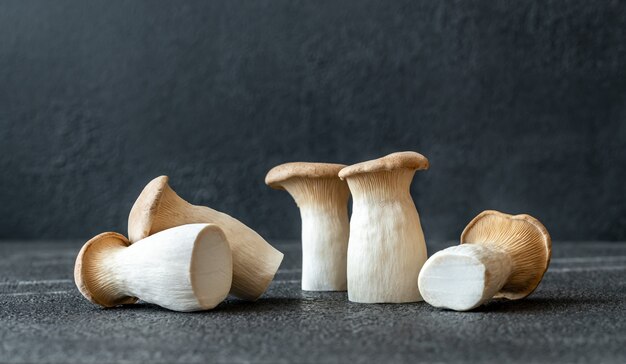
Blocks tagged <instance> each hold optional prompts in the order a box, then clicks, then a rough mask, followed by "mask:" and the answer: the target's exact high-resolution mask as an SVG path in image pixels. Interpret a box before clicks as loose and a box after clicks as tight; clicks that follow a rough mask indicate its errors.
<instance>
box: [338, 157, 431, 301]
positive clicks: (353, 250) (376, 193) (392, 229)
mask: <svg viewBox="0 0 626 364" xmlns="http://www.w3.org/2000/svg"><path fill="white" fill-rule="evenodd" d="M427 168H428V159H426V157H424V156H423V155H421V154H419V153H415V152H400V153H393V154H389V155H387V156H385V157H382V158H379V159H375V160H371V161H367V162H362V163H358V164H355V165H352V166H349V167H346V168H344V169H342V170H341V171H340V172H339V177H341V179H345V180H346V181H348V186H349V187H350V192H351V193H352V200H353V207H352V218H351V220H350V240H349V243H348V299H349V300H350V301H353V302H363V303H376V302H392V303H400V302H415V301H420V300H421V297H420V294H419V290H418V289H417V285H416V282H417V276H418V274H419V272H420V269H421V267H422V265H423V264H424V262H425V261H426V244H425V242H424V233H423V232H422V227H421V224H420V220H419V215H418V213H417V210H416V209H415V204H414V203H413V199H412V198H411V194H410V191H409V189H410V186H411V181H412V180H413V176H414V174H415V171H416V170H422V169H427Z"/></svg>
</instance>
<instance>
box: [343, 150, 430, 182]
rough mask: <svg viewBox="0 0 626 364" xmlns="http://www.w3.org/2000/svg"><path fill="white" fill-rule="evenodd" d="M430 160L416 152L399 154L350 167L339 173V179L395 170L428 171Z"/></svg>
mask: <svg viewBox="0 0 626 364" xmlns="http://www.w3.org/2000/svg"><path fill="white" fill-rule="evenodd" d="M428 166H429V164H428V159H427V158H426V157H424V156H423V155H421V154H419V153H416V152H397V153H391V154H389V155H386V156H384V157H382V158H378V159H373V160H369V161H365V162H361V163H357V164H353V165H351V166H348V167H346V168H344V169H342V170H341V171H339V174H338V175H339V177H340V178H341V179H344V178H346V177H350V176H354V175H356V174H362V173H372V172H381V171H392V170H394V169H412V170H422V169H428Z"/></svg>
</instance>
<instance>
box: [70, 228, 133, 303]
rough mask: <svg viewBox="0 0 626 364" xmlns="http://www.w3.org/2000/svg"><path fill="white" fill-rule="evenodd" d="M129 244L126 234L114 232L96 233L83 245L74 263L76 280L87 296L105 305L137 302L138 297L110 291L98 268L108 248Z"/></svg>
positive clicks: (92, 300)
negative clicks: (122, 295)
mask: <svg viewBox="0 0 626 364" xmlns="http://www.w3.org/2000/svg"><path fill="white" fill-rule="evenodd" d="M129 245H130V241H128V239H126V237H125V236H124V235H122V234H118V233H114V232H107V233H102V234H99V235H96V236H95V237H93V238H91V239H90V240H89V241H88V242H86V243H85V245H83V247H82V248H81V249H80V252H79V253H78V256H77V257H76V264H75V265H74V282H76V287H78V290H79V291H80V293H82V295H83V296H85V298H87V299H88V300H89V301H91V302H93V303H95V304H97V305H101V306H104V307H113V306H117V305H122V304H129V303H135V302H137V298H136V297H119V296H117V295H114V294H113V292H108V291H107V288H108V287H107V285H106V284H105V283H104V282H102V281H101V280H103V278H104V277H103V276H102V275H101V273H100V272H99V270H98V263H99V260H100V259H102V255H103V254H106V250H108V249H110V248H119V247H120V246H123V247H126V246H129Z"/></svg>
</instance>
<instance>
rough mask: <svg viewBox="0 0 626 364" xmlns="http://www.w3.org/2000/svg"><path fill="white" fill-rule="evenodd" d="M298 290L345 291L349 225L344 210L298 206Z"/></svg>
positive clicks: (344, 207)
mask: <svg viewBox="0 0 626 364" xmlns="http://www.w3.org/2000/svg"><path fill="white" fill-rule="evenodd" d="M300 216H301V217H302V289H303V290H305V291H345V290H346V289H347V280H346V263H347V262H346V259H347V257H346V256H347V250H348V234H349V222H348V213H347V206H340V207H338V208H328V207H327V206H318V205H315V204H313V205H304V206H300Z"/></svg>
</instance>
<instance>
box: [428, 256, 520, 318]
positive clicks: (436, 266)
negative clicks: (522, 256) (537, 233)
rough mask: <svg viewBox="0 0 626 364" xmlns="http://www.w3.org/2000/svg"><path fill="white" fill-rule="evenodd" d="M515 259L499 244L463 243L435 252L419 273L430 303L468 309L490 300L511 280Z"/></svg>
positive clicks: (436, 305) (453, 308)
mask: <svg viewBox="0 0 626 364" xmlns="http://www.w3.org/2000/svg"><path fill="white" fill-rule="evenodd" d="M512 270H513V260H512V258H511V257H510V256H509V254H508V253H507V252H505V251H504V250H498V249H497V248H496V247H495V246H485V245H479V244H462V245H459V246H453V247H450V248H447V249H444V250H442V251H440V252H437V253H436V254H434V255H433V256H432V257H431V258H430V259H428V261H427V262H426V264H424V267H423V268H422V271H421V273H420V276H419V288H420V292H421V294H422V297H423V298H424V300H425V301H426V302H428V303H429V304H431V305H432V306H435V307H443V308H449V309H452V310H457V311H467V310H471V309H473V308H476V307H478V306H480V305H482V304H483V303H485V302H487V301H488V300H490V299H491V298H493V297H494V295H496V293H497V292H498V291H500V289H502V287H503V286H504V284H505V283H506V282H507V280H508V279H509V276H510V275H511V272H512Z"/></svg>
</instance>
